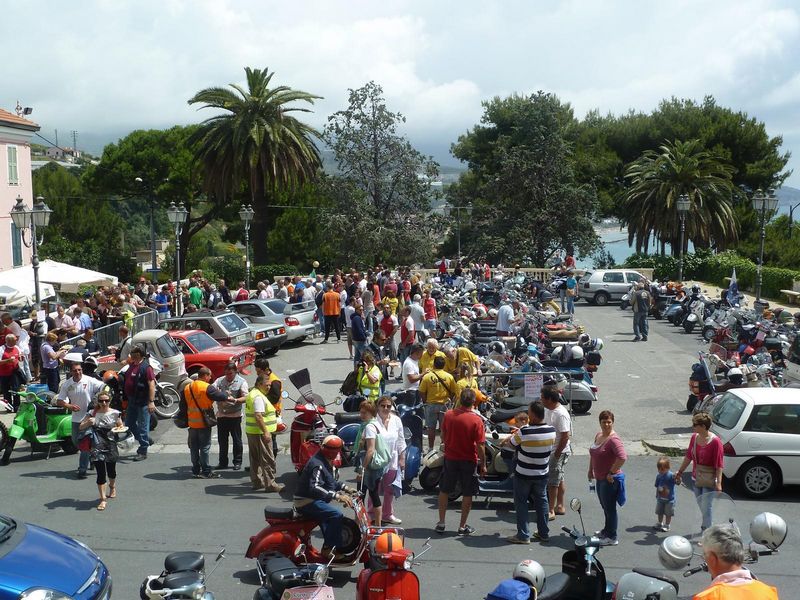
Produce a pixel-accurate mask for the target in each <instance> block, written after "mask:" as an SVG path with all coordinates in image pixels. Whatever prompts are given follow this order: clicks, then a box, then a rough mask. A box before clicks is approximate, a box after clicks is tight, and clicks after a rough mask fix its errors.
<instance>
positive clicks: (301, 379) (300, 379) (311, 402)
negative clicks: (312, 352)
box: [282, 369, 342, 472]
mask: <svg viewBox="0 0 800 600" xmlns="http://www.w3.org/2000/svg"><path fill="white" fill-rule="evenodd" d="M289 381H291V382H292V383H293V384H294V386H295V387H296V388H297V389H298V390H299V391H300V395H301V397H300V399H299V400H298V401H297V402H296V404H295V406H294V410H295V411H296V412H297V416H296V417H295V419H294V421H292V427H291V433H290V435H289V445H290V452H291V456H292V464H293V465H294V468H295V470H297V471H298V472H299V471H302V470H303V467H304V466H306V463H307V462H308V459H310V458H311V457H312V456H314V455H315V454H316V453H317V452H318V451H319V448H320V445H321V444H322V440H324V439H325V437H326V436H328V435H331V434H334V433H336V429H335V428H334V427H333V426H331V425H329V424H328V423H326V422H325V419H324V418H323V417H324V416H325V415H327V414H328V411H327V410H326V408H325V407H326V406H328V405H327V404H325V401H324V400H323V399H322V397H321V396H320V395H318V394H315V393H314V392H313V391H312V389H311V377H310V375H309V373H308V369H301V370H299V371H295V372H294V373H292V374H291V375H289ZM282 397H283V399H284V402H286V401H287V400H288V398H289V393H288V392H286V391H285V390H284V391H283V393H282ZM333 466H334V467H335V468H338V467H341V466H342V457H341V455H339V456H337V457H336V459H335V460H334V461H333Z"/></svg>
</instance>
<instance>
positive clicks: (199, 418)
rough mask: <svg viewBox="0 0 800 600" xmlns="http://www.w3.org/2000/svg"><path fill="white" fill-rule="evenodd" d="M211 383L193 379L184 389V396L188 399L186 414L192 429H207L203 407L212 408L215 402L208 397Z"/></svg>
mask: <svg viewBox="0 0 800 600" xmlns="http://www.w3.org/2000/svg"><path fill="white" fill-rule="evenodd" d="M209 385H210V384H208V383H206V382H205V381H200V380H199V379H198V380H197V381H193V382H192V383H190V384H189V385H187V386H186V387H185V388H184V389H183V397H184V399H185V400H186V408H187V411H186V415H187V417H188V421H189V428H190V429H205V428H206V422H205V421H204V420H203V413H201V412H200V409H201V408H211V407H212V406H213V405H214V403H213V402H212V401H211V398H209V397H208V393H207V392H206V390H207V389H208V386H209Z"/></svg>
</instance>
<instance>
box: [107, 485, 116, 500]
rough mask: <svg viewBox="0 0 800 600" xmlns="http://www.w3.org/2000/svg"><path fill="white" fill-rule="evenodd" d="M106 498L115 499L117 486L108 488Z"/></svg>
mask: <svg viewBox="0 0 800 600" xmlns="http://www.w3.org/2000/svg"><path fill="white" fill-rule="evenodd" d="M108 497H109V498H116V497H117V486H115V485H110V486H108Z"/></svg>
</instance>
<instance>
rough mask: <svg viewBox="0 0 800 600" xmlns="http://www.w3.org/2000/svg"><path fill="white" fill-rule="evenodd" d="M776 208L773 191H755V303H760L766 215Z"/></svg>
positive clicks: (776, 198)
mask: <svg viewBox="0 0 800 600" xmlns="http://www.w3.org/2000/svg"><path fill="white" fill-rule="evenodd" d="M777 208H778V197H777V196H776V195H775V190H773V189H770V190H767V193H766V194H765V193H764V191H763V190H760V189H759V190H756V193H755V195H754V196H753V209H754V210H755V211H756V212H757V213H758V214H759V216H760V219H761V247H760V249H759V251H758V265H756V303H757V304H760V303H761V282H762V279H761V277H762V273H761V269H762V268H763V266H764V240H765V239H766V237H767V229H766V228H767V214H769V215H772V213H773V212H775V211H776V210H777Z"/></svg>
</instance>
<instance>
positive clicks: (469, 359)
mask: <svg viewBox="0 0 800 600" xmlns="http://www.w3.org/2000/svg"><path fill="white" fill-rule="evenodd" d="M477 362H478V357H477V356H475V355H474V354H473V353H472V351H471V350H470V349H469V348H463V347H462V348H458V349H456V355H455V356H454V357H453V358H450V357H449V356H448V357H447V362H446V363H445V365H444V370H445V371H447V372H448V373H452V374H453V375H458V373H457V372H456V371H458V368H459V367H460V366H461V365H463V364H472V365H473V367H472V371H473V374H474V372H475V366H474V365H475V363H477ZM479 364H480V363H479Z"/></svg>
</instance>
